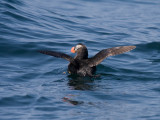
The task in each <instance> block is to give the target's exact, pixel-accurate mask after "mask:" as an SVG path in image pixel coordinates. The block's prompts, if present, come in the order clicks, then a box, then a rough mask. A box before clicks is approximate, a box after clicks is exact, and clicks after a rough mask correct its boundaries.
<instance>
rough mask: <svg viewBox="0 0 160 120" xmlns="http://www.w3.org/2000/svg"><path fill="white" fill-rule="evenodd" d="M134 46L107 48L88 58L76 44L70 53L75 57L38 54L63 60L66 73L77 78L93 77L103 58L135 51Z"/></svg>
mask: <svg viewBox="0 0 160 120" xmlns="http://www.w3.org/2000/svg"><path fill="white" fill-rule="evenodd" d="M135 48H136V46H118V47H112V48H107V49H103V50H101V51H99V52H98V53H97V54H96V55H94V56H93V57H90V58H88V49H87V47H86V46H85V45H84V44H82V43H78V44H77V45H76V46H74V47H72V48H71V52H72V53H76V56H75V57H72V56H70V55H67V54H65V53H62V52H57V51H49V50H39V52H40V53H42V54H46V55H50V56H54V57H57V58H63V59H65V60H67V61H68V62H69V64H68V73H69V74H72V75H73V74H76V75H78V76H89V77H94V76H96V75H95V72H96V66H97V65H99V64H100V63H101V62H102V61H103V60H104V59H105V58H107V57H109V56H115V55H119V54H122V53H124V52H128V51H130V50H133V49H135Z"/></svg>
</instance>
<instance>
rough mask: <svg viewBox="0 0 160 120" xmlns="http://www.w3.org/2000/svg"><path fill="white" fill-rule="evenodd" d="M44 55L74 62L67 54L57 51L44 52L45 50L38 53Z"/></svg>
mask: <svg viewBox="0 0 160 120" xmlns="http://www.w3.org/2000/svg"><path fill="white" fill-rule="evenodd" d="M38 52H40V53H42V54H46V55H51V56H54V57H58V58H63V59H66V60H67V61H69V62H70V61H72V60H73V58H72V57H71V56H69V55H67V54H64V53H61V52H55V51H43V50H40V51H38Z"/></svg>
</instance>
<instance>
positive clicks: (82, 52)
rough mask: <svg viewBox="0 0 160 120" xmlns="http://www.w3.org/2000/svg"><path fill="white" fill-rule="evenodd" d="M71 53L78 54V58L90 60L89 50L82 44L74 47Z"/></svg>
mask: <svg viewBox="0 0 160 120" xmlns="http://www.w3.org/2000/svg"><path fill="white" fill-rule="evenodd" d="M71 52H72V53H77V58H81V59H83V58H88V50H87V48H86V46H85V45H83V44H82V43H78V44H77V45H76V46H75V47H72V48H71Z"/></svg>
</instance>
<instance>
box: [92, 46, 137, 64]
mask: <svg viewBox="0 0 160 120" xmlns="http://www.w3.org/2000/svg"><path fill="white" fill-rule="evenodd" d="M134 48H136V46H120V47H113V48H108V49H103V50H101V51H100V52H99V53H97V54H96V55H95V56H94V57H92V58H90V59H89V66H90V67H93V66H96V65H98V64H100V63H101V62H102V61H103V60H104V59H105V58H107V57H109V56H114V55H118V54H122V53H124V52H128V51H130V50H132V49H134Z"/></svg>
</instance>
